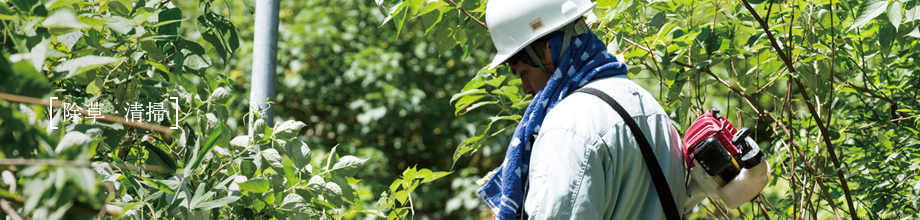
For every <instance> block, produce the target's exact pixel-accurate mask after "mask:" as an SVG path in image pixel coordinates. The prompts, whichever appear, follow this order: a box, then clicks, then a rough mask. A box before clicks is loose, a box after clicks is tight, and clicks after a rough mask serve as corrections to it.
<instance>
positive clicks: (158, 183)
mask: <svg viewBox="0 0 920 220" xmlns="http://www.w3.org/2000/svg"><path fill="white" fill-rule="evenodd" d="M139 177H140V178H141V179H143V180H144V182H147V183H149V184H150V185H153V187H156V188H157V189H160V191H163V192H164V193H167V194H176V191H175V190H173V189H175V188H176V187H177V186H179V185H178V182H176V184H175V185H170V184H166V183H163V182H162V181H160V180H153V179H150V178H147V177H143V176H139Z"/></svg>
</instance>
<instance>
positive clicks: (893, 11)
mask: <svg viewBox="0 0 920 220" xmlns="http://www.w3.org/2000/svg"><path fill="white" fill-rule="evenodd" d="M901 16H902V15H901V2H899V1H894V2H892V3H891V7H889V8H888V20H889V21H891V25H894V30H895V31H897V30H898V26H900V25H901ZM896 33H897V32H896Z"/></svg>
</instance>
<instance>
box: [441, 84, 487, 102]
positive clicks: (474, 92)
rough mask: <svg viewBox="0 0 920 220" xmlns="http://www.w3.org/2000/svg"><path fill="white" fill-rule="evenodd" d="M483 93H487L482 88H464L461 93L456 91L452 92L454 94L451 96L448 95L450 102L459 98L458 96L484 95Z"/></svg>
mask: <svg viewBox="0 0 920 220" xmlns="http://www.w3.org/2000/svg"><path fill="white" fill-rule="evenodd" d="M480 82H481V81H480ZM483 85H485V83H483ZM485 94H487V93H486V91H485V90H484V89H470V90H464V91H463V92H461V93H457V94H454V96H451V97H450V102H454V101H456V100H457V99H460V98H463V97H466V96H481V95H485ZM455 105H456V104H455Z"/></svg>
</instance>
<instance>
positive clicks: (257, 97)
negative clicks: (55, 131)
mask: <svg viewBox="0 0 920 220" xmlns="http://www.w3.org/2000/svg"><path fill="white" fill-rule="evenodd" d="M278 2H279V0H257V1H256V23H255V36H254V39H253V49H252V55H253V56H252V82H251V84H250V86H251V88H252V91H251V92H250V94H249V108H250V109H249V110H250V112H257V111H261V110H263V109H264V113H263V114H262V115H261V116H262V117H260V118H262V119H264V120H265V122H266V124H267V125H268V127H274V120H273V118H274V115H275V114H274V107H273V106H272V105H270V104H268V103H266V98H267V99H268V101H271V102H274V101H275V73H276V72H275V65H276V62H277V60H278V59H277V58H278V8H279V3H278ZM254 107H255V108H254ZM249 116H250V117H249V124H250V125H252V123H253V122H254V121H255V119H254V118H253V116H254V115H252V114H250V115H249ZM249 130H250V134H249V136H250V137H252V135H253V134H252V129H249Z"/></svg>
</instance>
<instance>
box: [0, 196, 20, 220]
mask: <svg viewBox="0 0 920 220" xmlns="http://www.w3.org/2000/svg"><path fill="white" fill-rule="evenodd" d="M0 209H3V212H5V213H6V215H7V216H9V217H10V219H13V220H22V216H19V213H17V212H16V210H13V207H12V206H10V203H9V202H7V201H6V199H0Z"/></svg>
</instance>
